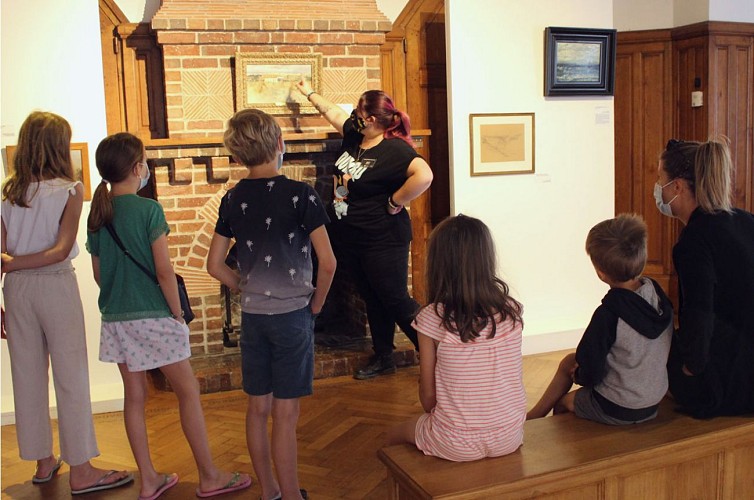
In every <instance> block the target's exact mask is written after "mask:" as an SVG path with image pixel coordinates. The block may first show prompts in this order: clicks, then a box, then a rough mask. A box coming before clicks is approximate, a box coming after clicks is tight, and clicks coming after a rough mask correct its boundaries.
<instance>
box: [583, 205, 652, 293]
mask: <svg viewBox="0 0 754 500" xmlns="http://www.w3.org/2000/svg"><path fill="white" fill-rule="evenodd" d="M586 253H587V254H588V255H589V257H590V258H591V259H592V264H594V267H595V268H596V269H597V270H599V271H601V272H602V273H604V274H605V275H606V276H607V277H608V278H610V279H611V280H613V281H615V282H618V283H622V282H624V281H629V280H632V279H634V278H638V277H639V276H641V273H642V271H644V266H645V265H646V263H647V225H646V223H645V222H644V219H642V218H641V217H640V216H638V215H636V214H620V215H618V216H617V217H615V218H614V219H608V220H604V221H602V222H600V223H599V224H597V225H595V226H594V227H593V228H592V229H591V230H590V231H589V234H588V235H587V237H586Z"/></svg>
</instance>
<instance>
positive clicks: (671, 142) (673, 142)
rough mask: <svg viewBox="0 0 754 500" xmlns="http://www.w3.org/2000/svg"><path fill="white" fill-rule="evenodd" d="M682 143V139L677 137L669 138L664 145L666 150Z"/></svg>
mask: <svg viewBox="0 0 754 500" xmlns="http://www.w3.org/2000/svg"><path fill="white" fill-rule="evenodd" d="M681 144H683V141H679V140H677V139H670V140H669V141H668V143H667V144H666V145H665V149H666V150H667V151H673V150H674V149H676V148H678V147H680V146H681Z"/></svg>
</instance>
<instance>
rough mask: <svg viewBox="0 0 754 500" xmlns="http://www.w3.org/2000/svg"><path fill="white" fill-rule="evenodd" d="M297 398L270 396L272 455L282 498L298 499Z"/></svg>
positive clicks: (299, 495)
mask: <svg viewBox="0 0 754 500" xmlns="http://www.w3.org/2000/svg"><path fill="white" fill-rule="evenodd" d="M298 415H299V400H298V398H293V399H278V398H275V397H273V398H272V457H273V459H274V460H275V471H276V472H277V476H278V482H279V483H280V493H281V494H282V496H283V498H286V499H288V498H293V499H300V498H301V493H300V492H299V484H298V449H297V441H296V425H297V423H298Z"/></svg>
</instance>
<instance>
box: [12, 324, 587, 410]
mask: <svg viewBox="0 0 754 500" xmlns="http://www.w3.org/2000/svg"><path fill="white" fill-rule="evenodd" d="M583 333H584V330H568V331H563V332H554V333H543V334H541V335H531V336H528V337H527V336H524V338H523V344H522V348H521V350H522V352H523V354H524V356H527V355H530V354H542V353H545V352H552V351H563V350H565V349H575V348H576V345H578V343H579V340H581V336H582V335H583ZM114 411H123V398H117V399H108V400H100V401H97V400H96V399H93V400H92V413H110V412H114ZM50 416H51V417H52V418H57V417H58V412H57V407H55V406H53V407H51V408H50ZM15 423H16V413H15V412H13V411H9V412H3V413H2V414H1V415H0V425H11V424H15Z"/></svg>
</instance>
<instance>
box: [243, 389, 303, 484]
mask: <svg viewBox="0 0 754 500" xmlns="http://www.w3.org/2000/svg"><path fill="white" fill-rule="evenodd" d="M271 412H272V394H265V395H264V396H249V405H248V407H247V409H246V445H247V446H248V448H249V456H251V464H252V465H253V466H254V472H255V473H256V474H257V479H258V480H259V486H260V487H261V488H262V498H263V499H265V498H274V497H276V496H278V495H279V494H280V485H279V484H278V481H277V478H275V474H274V473H273V472H272V454H271V452H270V440H269V438H268V437H267V420H268V419H269V417H270V413H271ZM294 436H295V431H294Z"/></svg>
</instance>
